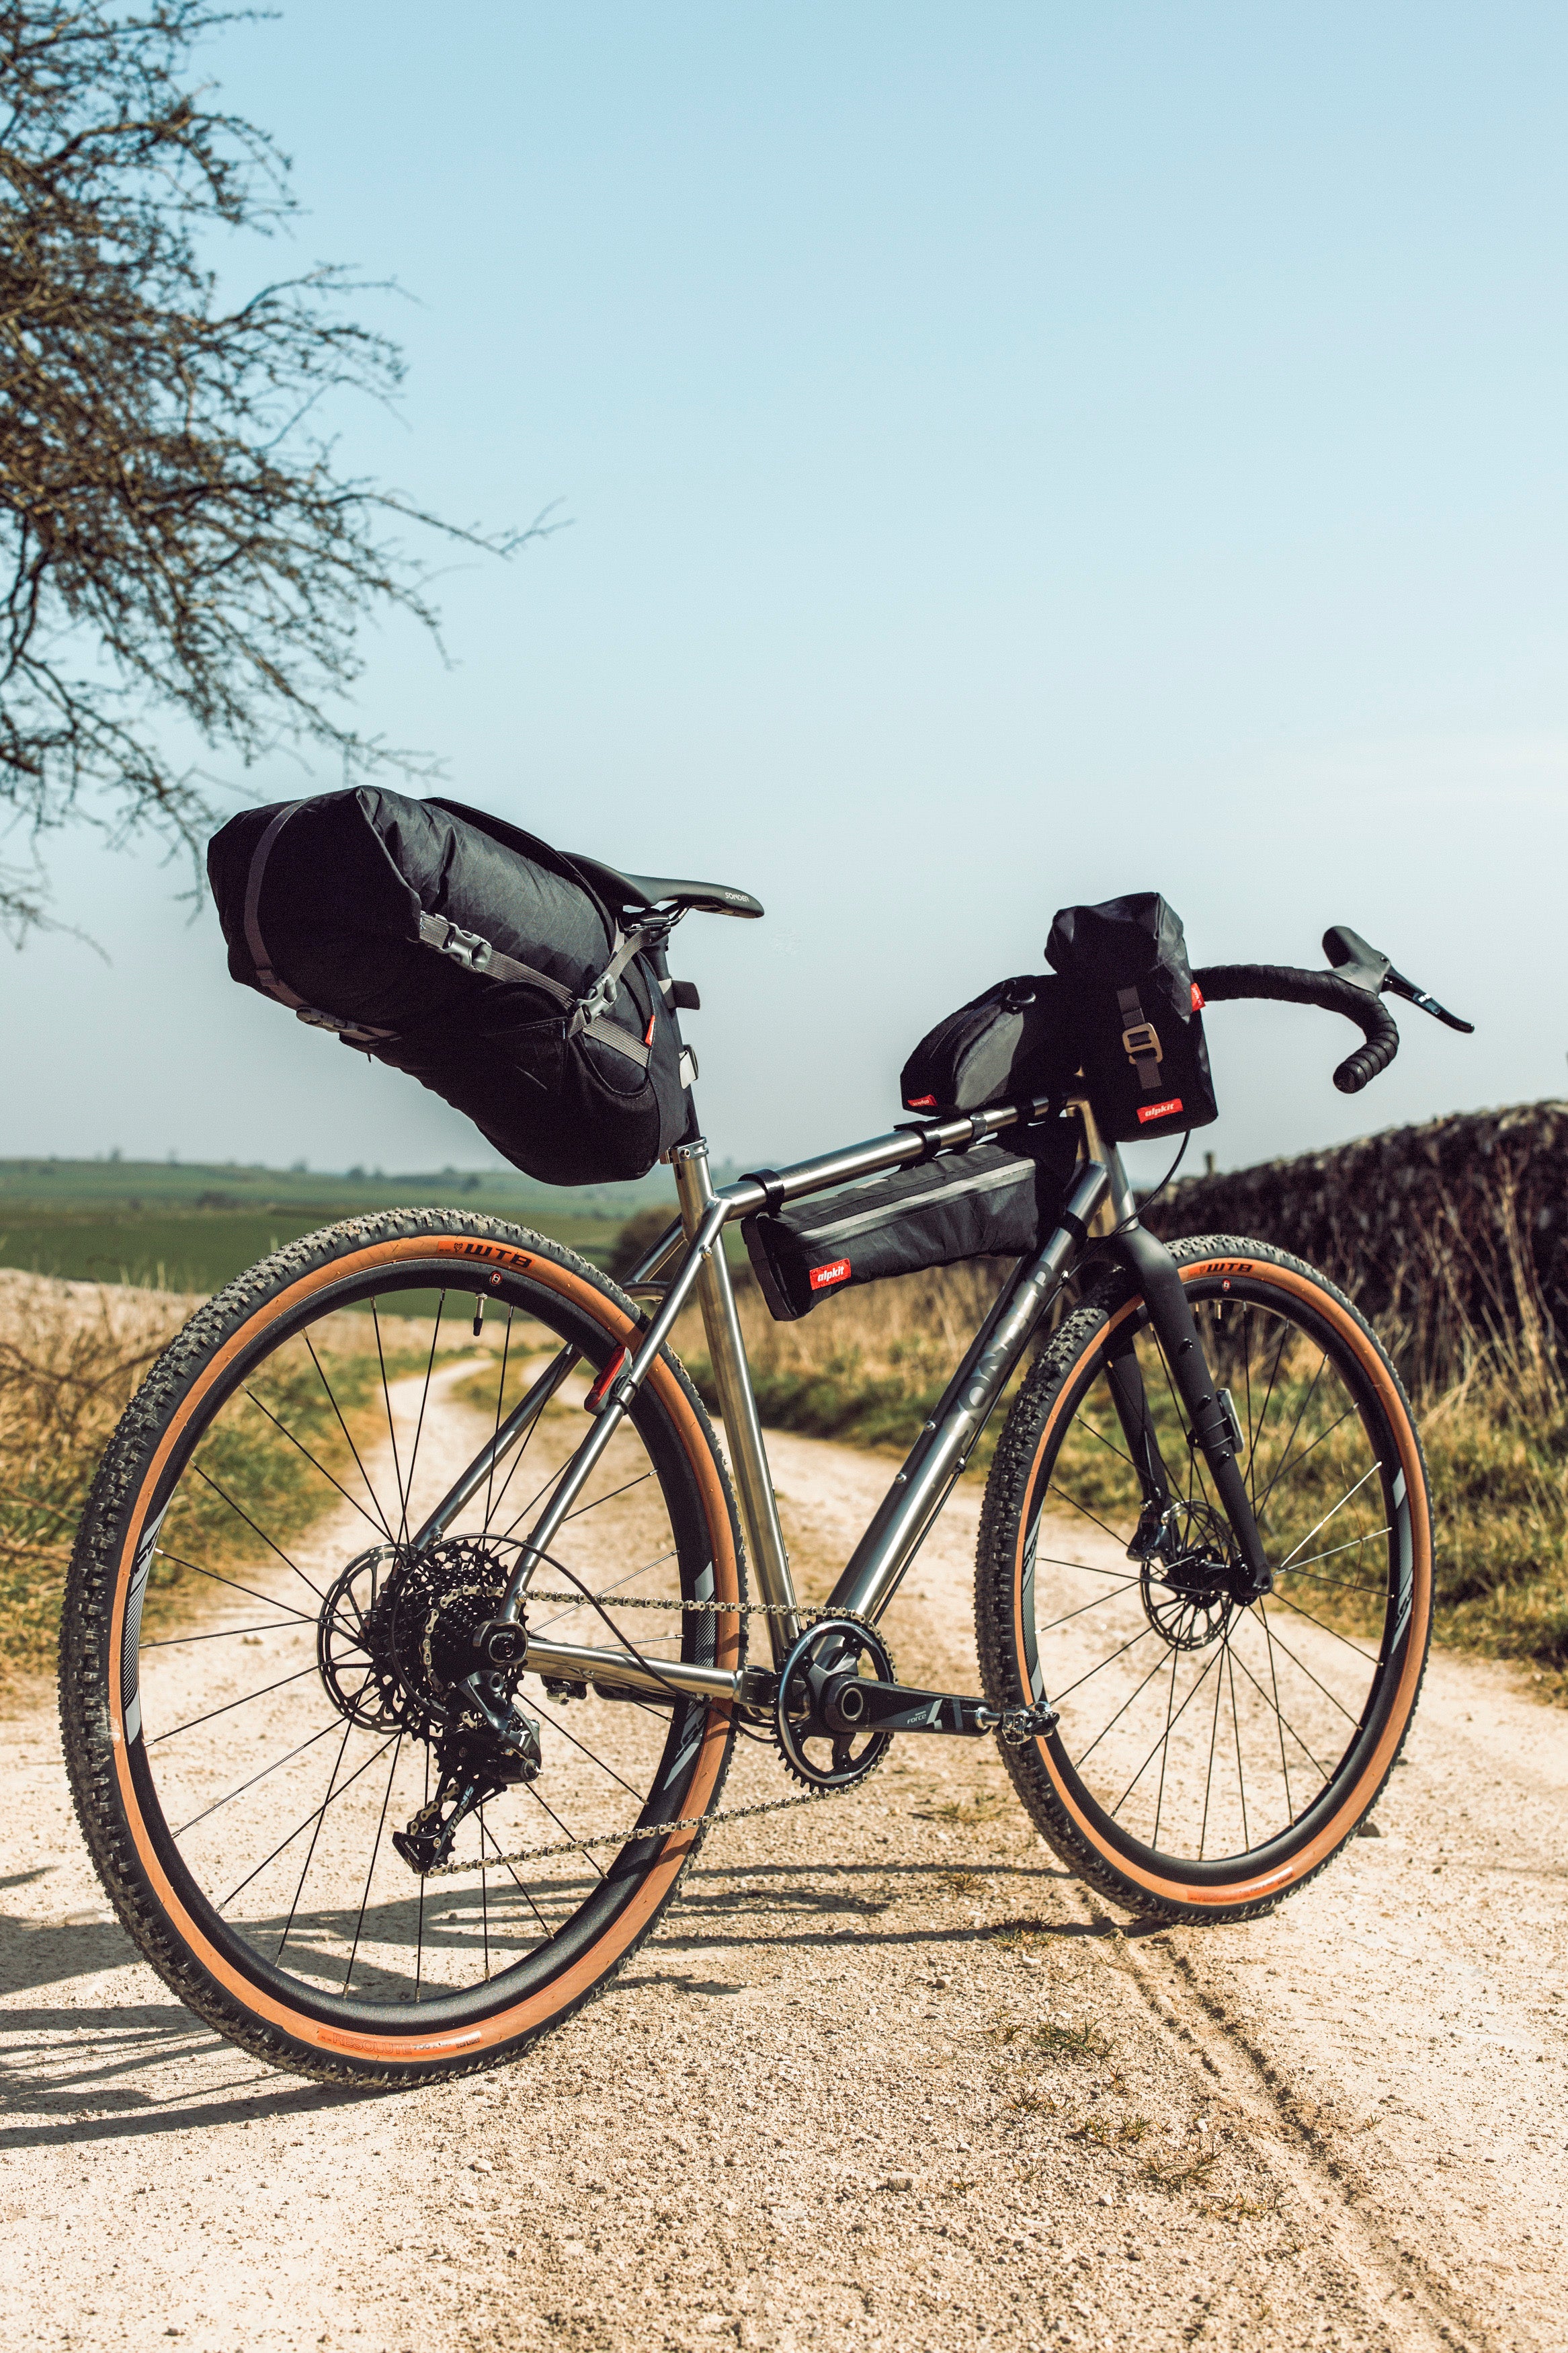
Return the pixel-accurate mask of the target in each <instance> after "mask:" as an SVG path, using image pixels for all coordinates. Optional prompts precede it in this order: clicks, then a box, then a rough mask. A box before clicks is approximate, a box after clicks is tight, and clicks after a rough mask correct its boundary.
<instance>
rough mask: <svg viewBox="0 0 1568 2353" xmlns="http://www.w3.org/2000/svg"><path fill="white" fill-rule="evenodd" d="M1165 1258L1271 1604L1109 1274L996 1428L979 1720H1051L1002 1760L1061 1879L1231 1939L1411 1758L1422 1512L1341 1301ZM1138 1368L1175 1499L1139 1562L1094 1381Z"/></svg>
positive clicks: (1117, 1454)
mask: <svg viewBox="0 0 1568 2353" xmlns="http://www.w3.org/2000/svg"><path fill="white" fill-rule="evenodd" d="M1173 1256H1174V1258H1175V1259H1176V1261H1177V1262H1178V1264H1179V1266H1180V1270H1181V1275H1182V1281H1183V1283H1184V1287H1185V1289H1186V1293H1187V1296H1188V1298H1189V1300H1190V1301H1191V1303H1192V1304H1193V1307H1194V1313H1195V1314H1196V1315H1197V1319H1198V1324H1199V1329H1200V1331H1201V1333H1202V1335H1203V1340H1204V1345H1205V1350H1206V1351H1207V1353H1208V1357H1209V1363H1210V1366H1211V1369H1212V1370H1213V1373H1214V1376H1215V1382H1216V1384H1218V1385H1223V1386H1224V1387H1225V1388H1226V1389H1228V1391H1229V1393H1230V1395H1231V1397H1232V1398H1233V1399H1234V1402H1235V1407H1236V1413H1237V1421H1238V1424H1239V1427H1240V1432H1241V1444H1240V1447H1239V1449H1238V1456H1237V1459H1238V1461H1240V1463H1241V1465H1242V1469H1243V1472H1244V1474H1245V1476H1246V1479H1247V1487H1248V1492H1249V1494H1250V1496H1251V1499H1252V1504H1253V1509H1254V1512H1255V1514H1256V1515H1257V1518H1258V1526H1259V1530H1260V1532H1261V1534H1262V1536H1263V1541H1264V1546H1265V1550H1266V1553H1267V1556H1268V1561H1269V1564H1270V1566H1271V1567H1272V1569H1273V1571H1274V1578H1275V1585H1274V1590H1273V1592H1272V1593H1271V1594H1270V1595H1268V1597H1267V1599H1262V1600H1258V1601H1255V1602H1246V1601H1244V1600H1242V1599H1238V1598H1237V1588H1240V1587H1241V1585H1242V1583H1243V1579H1242V1577H1241V1575H1240V1573H1239V1572H1240V1559H1239V1547H1238V1546H1237V1544H1236V1542H1235V1539H1234V1537H1233V1535H1232V1533H1231V1530H1230V1527H1229V1525H1228V1522H1227V1521H1226V1516H1225V1514H1224V1512H1223V1510H1222V1509H1221V1508H1220V1505H1219V1501H1218V1497H1217V1495H1216V1494H1215V1493H1214V1491H1213V1488H1212V1484H1211V1482H1210V1480H1209V1476H1208V1472H1207V1467H1206V1465H1205V1462H1204V1461H1203V1459H1202V1457H1201V1455H1199V1454H1198V1453H1197V1451H1196V1450H1195V1449H1194V1447H1192V1446H1191V1445H1190V1444H1189V1443H1188V1440H1187V1435H1186V1419H1187V1418H1186V1416H1185V1415H1184V1413H1183V1411H1182V1409H1181V1407H1180V1405H1179V1403H1178V1401H1177V1397H1176V1392H1175V1389H1174V1387H1173V1383H1172V1381H1171V1378H1170V1375H1169V1370H1168V1367H1167V1366H1166V1365H1165V1362H1164V1359H1163V1355H1162V1352H1161V1349H1160V1346H1159V1344H1158V1342H1157V1340H1156V1339H1155V1337H1154V1335H1153V1333H1152V1330H1151V1328H1150V1326H1149V1321H1148V1314H1147V1310H1146V1308H1145V1306H1144V1303H1143V1301H1142V1297H1141V1296H1140V1294H1139V1293H1138V1289H1137V1285H1136V1283H1135V1282H1134V1281H1133V1280H1132V1278H1131V1276H1130V1275H1127V1274H1125V1273H1121V1272H1117V1273H1115V1274H1112V1275H1110V1277H1109V1278H1107V1279H1106V1280H1105V1281H1104V1282H1102V1283H1101V1284H1100V1287H1099V1288H1098V1289H1096V1290H1095V1291H1093V1292H1092V1293H1091V1294H1090V1295H1089V1297H1088V1298H1087V1299H1086V1300H1085V1301H1084V1302H1083V1303H1082V1304H1081V1305H1080V1306H1079V1308H1078V1309H1077V1310H1076V1311H1075V1312H1074V1313H1073V1314H1071V1315H1070V1316H1069V1317H1068V1320H1067V1321H1066V1323H1065V1324H1063V1325H1062V1327H1061V1329H1060V1331H1059V1332H1058V1334H1057V1335H1056V1337H1055V1338H1054V1339H1053V1341H1052V1342H1051V1345H1050V1346H1049V1347H1048V1348H1047V1350H1045V1351H1044V1352H1043V1354H1042V1356H1041V1357H1040V1359H1039V1361H1038V1363H1037V1366H1036V1367H1035V1369H1034V1371H1033V1372H1032V1373H1031V1375H1030V1377H1029V1379H1028V1381H1027V1382H1026V1385H1025V1387H1024V1388H1023V1390H1022V1391H1021V1392H1020V1394H1019V1397H1018V1399H1017V1402H1016V1405H1015V1406H1014V1409H1013V1411H1012V1414H1011V1416H1010V1417H1009V1419H1008V1422H1007V1426H1006V1429H1005V1432H1004V1434H1003V1438H1002V1441H1001V1443H1000V1445H999V1446H998V1448H997V1451H996V1458H995V1461H994V1465H993V1467H992V1472H991V1478H990V1483H989V1485H988V1487H987V1490H986V1499H985V1510H984V1519H983V1522H982V1529H981V1542H980V1558H979V1569H978V1580H977V1588H976V1603H977V1624H978V1633H979V1640H980V1651H981V1661H982V1669H983V1673H984V1681H985V1685H986V1691H987V1694H988V1696H989V1697H990V1698H991V1700H992V1702H993V1704H994V1705H996V1706H998V1707H1009V1706H1016V1705H1018V1704H1021V1703H1025V1702H1032V1701H1037V1700H1039V1699H1042V1698H1048V1699H1049V1700H1050V1701H1051V1702H1052V1704H1053V1705H1054V1706H1055V1707H1056V1708H1057V1710H1058V1717H1059V1721H1058V1725H1057V1727H1056V1729H1055V1731H1054V1732H1052V1733H1051V1734H1050V1735H1049V1736H1047V1737H1046V1738H1044V1739H1039V1740H1035V1741H1032V1742H1030V1743H1029V1744H1028V1745H1027V1746H1026V1747H1024V1748H1022V1749H1013V1750H1009V1751H1007V1752H1005V1753H1006V1755H1007V1761H1008V1767H1009V1770H1010V1771H1011V1773H1012V1775H1013V1778H1014V1780H1015V1782H1016V1786H1017V1788H1018V1790H1019V1793H1020V1795H1021V1796H1022V1798H1023V1799H1024V1802H1025V1804H1026V1807H1027V1809H1028V1810H1029V1812H1030V1813H1031V1815H1032V1816H1033V1818H1034V1820H1035V1821H1036V1822H1037V1824H1038V1826H1039V1828H1040V1829H1041V1830H1042V1831H1044V1832H1045V1834H1046V1836H1047V1839H1048V1840H1049V1841H1050V1842H1051V1844H1052V1845H1053V1846H1054V1847H1055V1848H1056V1850H1057V1852H1058V1853H1059V1854H1060V1855H1061V1857H1062V1859H1063V1861H1064V1862H1067V1863H1068V1865H1069V1867H1070V1868H1071V1869H1073V1870H1074V1871H1075V1872H1077V1873H1079V1875H1080V1876H1081V1877H1083V1878H1084V1879H1086V1880H1088V1881H1089V1883H1091V1884H1092V1885H1094V1886H1096V1887H1098V1888H1100V1889H1101V1890H1102V1891H1103V1892H1104V1893H1105V1894H1109V1895H1111V1896H1113V1897H1115V1898H1116V1899H1117V1900H1118V1901H1119V1902H1121V1903H1122V1904H1125V1905H1130V1906H1131V1908H1132V1909H1133V1910H1135V1911H1137V1912H1139V1913H1141V1914H1143V1915H1154V1916H1159V1917H1163V1918H1166V1919H1209V1920H1214V1919H1222V1920H1223V1919H1238V1918H1244V1917H1247V1916H1248V1915H1252V1914H1255V1913H1257V1912H1260V1911H1266V1910H1268V1909H1269V1908H1270V1907H1271V1906H1272V1905H1275V1904H1277V1903H1279V1900H1280V1899H1281V1897H1282V1896H1284V1895H1286V1894H1289V1893H1290V1891H1291V1890H1292V1889H1294V1888H1296V1887H1299V1886H1300V1885H1301V1884H1302V1883H1303V1882H1304V1881H1305V1880H1306V1879H1308V1878H1309V1877H1310V1876H1311V1874H1312V1873H1314V1872H1316V1871H1318V1870H1321V1867H1322V1866H1323V1864H1324V1863H1325V1862H1328V1861H1329V1860H1330V1858H1331V1856H1332V1855H1333V1854H1334V1853H1335V1852H1337V1851H1338V1850H1339V1848H1340V1847H1341V1846H1342V1844H1343V1843H1344V1841H1346V1840H1347V1839H1348V1838H1350V1837H1351V1836H1352V1833H1353V1832H1354V1831H1355V1829H1356V1826H1357V1825H1358V1823H1360V1822H1361V1821H1362V1820H1363V1819H1364V1818H1365V1816H1366V1814H1367V1813H1368V1812H1369V1811H1370V1810H1371V1808H1372V1806H1373V1803H1374V1802H1375V1800H1376V1798H1377V1796H1378V1793H1379V1791H1380V1790H1381V1788H1383V1785H1384V1781H1385V1779H1386V1778H1387V1776H1388V1774H1389V1772H1390V1770H1391V1769H1392V1767H1393V1765H1394V1759H1395V1757H1397V1756H1398V1754H1399V1750H1400V1747H1401V1746H1402V1744H1403V1742H1404V1739H1405V1733H1406V1731H1407V1730H1408V1728H1409V1724H1410V1719H1411V1716H1412V1715H1413V1713H1414V1711H1415V1701H1416V1696H1417V1694H1418V1692H1419V1689H1420V1684H1421V1677H1422V1673H1423V1671H1424V1668H1425V1664H1426V1648H1427V1642H1428V1639H1429V1634H1430V1626H1431V1599H1432V1544H1431V1506H1430V1498H1429V1495H1428V1492H1427V1485H1426V1467H1425V1464H1424V1462H1423V1461H1422V1456H1421V1448H1420V1442H1419V1440H1418V1439H1417V1437H1416V1433H1415V1424H1414V1422H1413V1420H1412V1418H1411V1414H1410V1409H1409V1405H1408V1403H1407V1401H1406V1399H1405V1394H1404V1391H1403V1389H1402V1388H1401V1387H1400V1384H1399V1381H1398V1378H1397V1377H1396V1375H1395V1374H1394V1368H1393V1366H1391V1365H1390V1363H1389V1361H1388V1359H1387V1357H1386V1356H1385V1355H1384V1351H1383V1349H1382V1347H1381V1346H1380V1345H1379V1344H1378V1342H1377V1340H1376V1339H1375V1337H1374V1336H1373V1333H1372V1332H1371V1331H1370V1330H1369V1329H1368V1327H1367V1325H1366V1324H1364V1323H1363V1320H1362V1318H1361V1317H1360V1316H1359V1315H1358V1314H1356V1312H1355V1310H1354V1308H1352V1306H1351V1304H1350V1303H1349V1302H1348V1301H1347V1300H1346V1299H1344V1298H1343V1297H1342V1294H1341V1293H1339V1292H1338V1291H1336V1290H1335V1289H1334V1288H1333V1286H1332V1285H1331V1283H1329V1282H1326V1281H1325V1280H1324V1278H1323V1277H1322V1276H1321V1275H1318V1274H1315V1273H1313V1271H1311V1269H1310V1268H1309V1267H1306V1266H1303V1265H1302V1264H1301V1263H1300V1261H1298V1260H1296V1259H1292V1258H1289V1257H1288V1256H1287V1255H1286V1254H1285V1252H1283V1251H1282V1250H1272V1249H1270V1248H1269V1247H1268V1245H1266V1244H1263V1243H1258V1242H1252V1241H1238V1240H1233V1239H1231V1238H1230V1237H1212V1236H1211V1237H1205V1238H1203V1239H1201V1240H1187V1241H1182V1242H1178V1243H1176V1244H1175V1245H1174V1246H1173ZM1129 1350H1131V1354H1132V1355H1133V1356H1135V1357H1136V1359H1137V1362H1138V1365H1139V1368H1140V1370H1141V1372H1142V1382H1143V1389H1144V1393H1145V1395H1146V1397H1147V1398H1148V1402H1149V1407H1150V1409H1151V1414H1152V1421H1153V1425H1154V1429H1155V1432H1156V1435H1157V1438H1158V1441H1159V1447H1160V1451H1161V1454H1162V1456H1163V1461H1164V1463H1165V1466H1166V1469H1167V1471H1168V1472H1169V1473H1170V1477H1171V1483H1172V1487H1173V1493H1174V1503H1173V1508H1172V1509H1171V1511H1170V1512H1169V1513H1168V1514H1166V1516H1165V1522H1164V1526H1163V1532H1162V1533H1161V1536H1160V1543H1159V1547H1158V1549H1157V1550H1153V1551H1151V1550H1149V1548H1148V1547H1149V1539H1150V1536H1151V1534H1152V1521H1151V1516H1150V1514H1147V1513H1146V1512H1145V1510H1144V1503H1145V1498H1144V1495H1143V1493H1142V1487H1141V1484H1140V1481H1139V1478H1138V1476H1137V1473H1136V1472H1135V1471H1134V1468H1133V1463H1132V1460H1131V1457H1130V1453H1129V1442H1128V1439H1127V1437H1126V1434H1125V1431H1124V1429H1123V1427H1122V1424H1121V1419H1120V1418H1119V1416H1118V1413H1117V1409H1116V1404H1115V1401H1114V1398H1113V1396H1112V1393H1111V1389H1110V1382H1109V1380H1108V1377H1107V1366H1108V1363H1109V1362H1110V1360H1111V1359H1112V1357H1122V1358H1124V1357H1125V1355H1126V1353H1127V1352H1128V1351H1129ZM1141 1554H1142V1555H1144V1556H1142V1557H1140V1555H1141Z"/></svg>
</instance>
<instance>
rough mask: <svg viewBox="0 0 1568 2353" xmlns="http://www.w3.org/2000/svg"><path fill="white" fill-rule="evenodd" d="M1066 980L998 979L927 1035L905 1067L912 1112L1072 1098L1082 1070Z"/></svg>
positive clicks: (904, 1091)
mask: <svg viewBox="0 0 1568 2353" xmlns="http://www.w3.org/2000/svg"><path fill="white" fill-rule="evenodd" d="M1078 1060H1079V1058H1078V1050H1077V1046H1076V1043H1075V1040H1074V1039H1073V1035H1072V1029H1071V1008H1070V1004H1069V1000H1068V987H1067V984H1066V982H1065V981H1062V980H1059V979H1058V978H1056V977H1055V976H1052V975H1051V974H1049V973H1022V974H1020V975H1019V976H1017V977H1016V979H1013V980H999V981H998V982H997V983H996V986H995V987H994V988H988V989H987V990H986V991H985V993H984V996H982V997H972V998H971V1000H970V1002H969V1003H968V1004H967V1005H961V1006H960V1007H959V1008H958V1011H957V1012H956V1013H950V1014H949V1015H948V1017H947V1018H946V1020H945V1021H939V1022H938V1023H937V1025H936V1028H935V1029H932V1030H930V1031H928V1033H927V1034H926V1036H925V1037H923V1038H922V1039H921V1042H920V1044H919V1045H918V1046H917V1047H916V1048H915V1050H914V1052H913V1053H912V1054H911V1055H910V1059H909V1060H908V1061H907V1062H906V1063H905V1064H904V1068H903V1073H902V1076H901V1077H900V1081H899V1092H900V1094H901V1095H902V1097H903V1099H904V1103H905V1104H906V1106H907V1107H908V1109H909V1110H910V1111H929V1112H955V1111H980V1110H982V1109H983V1108H984V1105H985V1104H987V1103H1014V1102H1020V1101H1022V1100H1023V1099H1024V1098H1025V1097H1026V1096H1028V1095H1055V1096H1058V1097H1059V1096H1061V1095H1064V1094H1068V1093H1070V1092H1071V1091H1072V1089H1071V1082H1072V1078H1073V1074H1074V1072H1075V1071H1077V1069H1078Z"/></svg>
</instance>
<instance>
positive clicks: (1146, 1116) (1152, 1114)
mask: <svg viewBox="0 0 1568 2353" xmlns="http://www.w3.org/2000/svg"><path fill="white" fill-rule="evenodd" d="M1181 1108H1182V1098H1181V1096H1180V1095H1173V1096H1172V1097H1171V1099H1170V1101H1169V1102H1168V1103H1150V1104H1149V1105H1148V1106H1147V1107H1146V1108H1145V1109H1144V1110H1142V1111H1141V1112H1140V1113H1139V1114H1138V1124H1139V1125H1140V1126H1141V1127H1147V1125H1148V1124H1149V1122H1150V1121H1151V1120H1152V1119H1169V1118H1170V1116H1171V1114H1172V1113H1173V1112H1177V1111H1180V1110H1181Z"/></svg>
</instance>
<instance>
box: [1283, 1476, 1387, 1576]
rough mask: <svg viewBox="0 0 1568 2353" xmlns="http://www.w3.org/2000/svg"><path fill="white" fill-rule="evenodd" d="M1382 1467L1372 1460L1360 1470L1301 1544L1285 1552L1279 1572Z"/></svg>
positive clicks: (1286, 1567)
mask: <svg viewBox="0 0 1568 2353" xmlns="http://www.w3.org/2000/svg"><path fill="white" fill-rule="evenodd" d="M1382 1468H1383V1465H1382V1463H1381V1462H1374V1463H1373V1466H1372V1468H1371V1470H1370V1471H1363V1472H1362V1474H1361V1477H1360V1478H1359V1479H1358V1480H1357V1481H1356V1482H1355V1485H1354V1486H1353V1487H1347V1488H1346V1490H1345V1492H1344V1493H1343V1494H1342V1496H1341V1497H1340V1500H1339V1502H1338V1503H1337V1504H1335V1505H1334V1507H1333V1510H1332V1511H1328V1512H1325V1513H1324V1514H1323V1516H1322V1518H1321V1520H1320V1521H1319V1522H1318V1524H1317V1526H1316V1527H1310V1528H1309V1529H1308V1530H1307V1533H1306V1535H1304V1536H1303V1537H1302V1538H1301V1544H1299V1545H1297V1546H1296V1547H1295V1549H1294V1550H1293V1551H1291V1552H1288V1553H1287V1554H1286V1556H1285V1557H1284V1559H1283V1560H1282V1561H1281V1562H1280V1564H1279V1569H1280V1572H1281V1573H1282V1572H1283V1571H1284V1570H1286V1569H1288V1568H1289V1566H1290V1563H1291V1562H1292V1561H1293V1560H1294V1559H1295V1557H1296V1554H1297V1553H1299V1552H1300V1549H1301V1545H1307V1544H1310V1543H1311V1541H1312V1538H1313V1537H1314V1536H1315V1535H1317V1534H1318V1533H1319V1530H1320V1529H1322V1528H1326V1527H1327V1526H1328V1525H1329V1522H1330V1521H1331V1519H1333V1518H1334V1517H1335V1516H1336V1515H1337V1514H1339V1513H1341V1512H1342V1511H1343V1510H1344V1507H1345V1505H1346V1504H1348V1503H1349V1502H1350V1501H1351V1499H1352V1496H1354V1495H1358V1494H1359V1493H1361V1490H1362V1489H1363V1487H1364V1486H1365V1485H1366V1482H1367V1481H1368V1480H1369V1479H1374V1478H1375V1477H1376V1476H1377V1473H1378V1472H1380V1471H1381V1470H1382Z"/></svg>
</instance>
